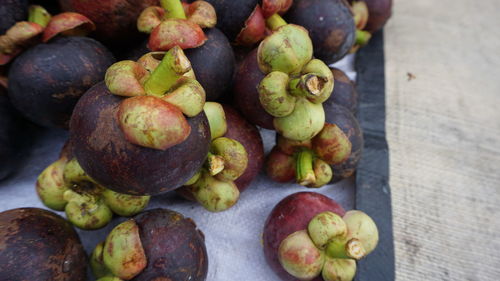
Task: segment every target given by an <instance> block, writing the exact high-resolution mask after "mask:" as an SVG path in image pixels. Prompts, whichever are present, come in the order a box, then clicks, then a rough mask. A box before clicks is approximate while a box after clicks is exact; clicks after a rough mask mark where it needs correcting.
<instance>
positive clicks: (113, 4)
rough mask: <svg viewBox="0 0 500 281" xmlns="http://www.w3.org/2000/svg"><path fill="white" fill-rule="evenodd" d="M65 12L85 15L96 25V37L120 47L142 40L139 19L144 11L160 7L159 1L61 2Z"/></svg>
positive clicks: (67, 0)
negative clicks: (137, 23) (138, 28)
mask: <svg viewBox="0 0 500 281" xmlns="http://www.w3.org/2000/svg"><path fill="white" fill-rule="evenodd" d="M59 4H60V6H61V8H62V10H63V11H71V12H77V13H80V14H83V15H85V16H86V17H88V18H89V19H90V20H92V21H93V22H94V23H95V25H96V31H95V36H96V37H97V38H98V39H99V40H101V41H103V42H106V43H107V44H110V45H117V46H119V45H120V44H121V43H126V44H127V45H128V44H130V41H131V40H134V39H137V38H141V36H140V33H139V31H138V30H137V25H136V22H137V18H138V17H139V15H140V13H141V12H142V10H144V9H145V8H147V7H149V6H154V5H159V1H158V0H106V1H88V0H59Z"/></svg>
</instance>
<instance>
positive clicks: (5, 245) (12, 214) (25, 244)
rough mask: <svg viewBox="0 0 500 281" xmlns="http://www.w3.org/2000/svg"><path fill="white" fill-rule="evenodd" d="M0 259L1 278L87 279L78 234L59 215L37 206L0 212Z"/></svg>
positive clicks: (85, 258)
mask: <svg viewBox="0 0 500 281" xmlns="http://www.w3.org/2000/svg"><path fill="white" fill-rule="evenodd" d="M0 263H1V264H2V266H1V267H0V276H1V278H2V279H3V280H67V281H78V280H81V281H84V280H85V279H86V278H85V276H86V269H87V257H86V255H85V251H84V249H83V246H82V244H81V243H80V238H79V237H78V234H77V233H76V232H75V230H74V229H73V228H72V227H71V225H70V224H69V223H68V222H67V221H65V220H64V219H63V218H62V217H60V216H58V215H56V214H54V213H52V212H49V211H46V210H42V209H38V208H19V209H13V210H8V211H4V212H2V213H0Z"/></svg>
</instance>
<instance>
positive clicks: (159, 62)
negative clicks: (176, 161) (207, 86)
mask: <svg viewBox="0 0 500 281" xmlns="http://www.w3.org/2000/svg"><path fill="white" fill-rule="evenodd" d="M105 82H106V86H107V87H108V89H109V90H110V91H111V92H112V93H113V94H115V95H120V96H126V97H130V98H128V99H125V100H123V101H122V102H121V104H120V107H119V109H118V114H117V118H118V121H119V124H120V128H121V130H122V132H123V134H124V136H125V138H126V139H127V140H128V141H129V142H131V143H133V144H136V145H140V146H143V147H148V148H153V149H158V150H166V149H168V148H170V147H172V146H174V145H176V144H179V143H181V142H183V141H185V140H186V138H187V137H188V136H189V134H190V132H191V127H190V126H189V124H188V122H187V120H186V117H185V116H188V117H193V116H196V115H198V114H199V113H200V112H201V111H202V110H203V106H204V104H205V98H206V95H205V90H204V89H203V87H202V86H201V84H200V83H199V82H198V81H197V80H196V79H195V76H194V72H193V70H192V68H191V63H190V62H189V60H188V58H187V57H186V55H185V54H184V52H183V51H182V49H181V48H180V47H179V46H175V47H173V48H172V49H170V50H169V51H168V52H166V53H159V52H153V53H149V54H146V55H144V56H142V57H141V58H140V59H139V60H138V61H137V62H134V61H121V62H117V63H115V64H113V65H112V66H111V67H110V68H109V69H108V70H107V71H106V76H105ZM184 115H185V116H184Z"/></svg>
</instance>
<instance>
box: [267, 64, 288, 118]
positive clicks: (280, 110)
mask: <svg viewBox="0 0 500 281" xmlns="http://www.w3.org/2000/svg"><path fill="white" fill-rule="evenodd" d="M288 84H289V77H288V74H286V73H283V72H280V71H273V72H271V73H269V74H268V75H266V77H264V78H263V79H262V80H261V81H260V83H259V86H258V91H259V100H260V103H261V105H262V107H263V108H264V109H265V110H266V111H267V113H269V114H271V115H272V116H274V117H285V116H288V115H290V114H291V113H292V112H293V109H294V108H295V101H296V98H295V97H294V96H292V95H290V94H289V93H288Z"/></svg>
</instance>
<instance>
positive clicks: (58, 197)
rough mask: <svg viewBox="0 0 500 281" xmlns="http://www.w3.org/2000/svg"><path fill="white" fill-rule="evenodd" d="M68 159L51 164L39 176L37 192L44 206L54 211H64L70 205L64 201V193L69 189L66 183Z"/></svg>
mask: <svg viewBox="0 0 500 281" xmlns="http://www.w3.org/2000/svg"><path fill="white" fill-rule="evenodd" d="M67 162H68V159H66V158H65V157H64V158H61V159H59V160H57V161H56V162H54V163H52V164H50V165H49V166H48V167H47V168H45V170H43V172H42V173H41V174H40V175H39V176H38V179H37V182H36V191H37V193H38V197H40V200H42V202H43V204H44V205H45V206H47V207H49V208H51V209H53V210H56V211H63V210H64V207H65V206H66V204H67V203H68V202H67V201H66V200H64V192H65V191H66V190H68V189H69V187H68V185H66V182H65V181H64V177H63V174H64V167H65V166H66V163H67Z"/></svg>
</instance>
